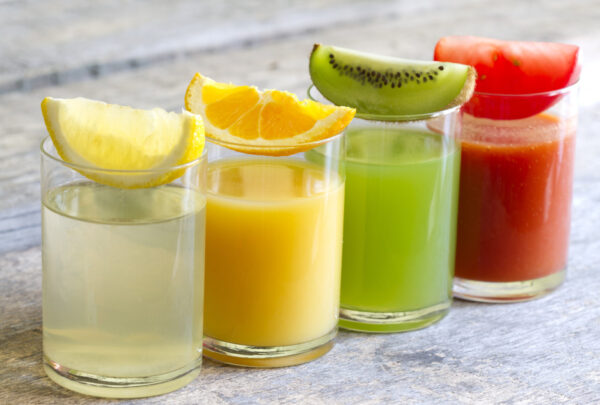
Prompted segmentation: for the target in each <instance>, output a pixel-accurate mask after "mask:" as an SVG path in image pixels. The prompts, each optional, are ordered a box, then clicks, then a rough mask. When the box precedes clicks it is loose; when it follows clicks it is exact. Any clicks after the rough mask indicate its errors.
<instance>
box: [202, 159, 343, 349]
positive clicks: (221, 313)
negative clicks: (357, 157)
mask: <svg viewBox="0 0 600 405" xmlns="http://www.w3.org/2000/svg"><path fill="white" fill-rule="evenodd" d="M332 178H333V180H332ZM208 190H209V194H208V203H207V229H206V237H207V239H206V273H205V274H206V280H205V283H206V284H205V285H206V289H205V317H204V328H205V330H204V333H205V335H206V336H208V337H210V338H213V339H218V340H221V341H224V342H230V343H235V344H242V345H250V346H287V345H294V344H299V343H303V342H308V341H311V340H313V339H317V338H319V337H322V336H324V335H326V334H327V333H329V332H331V331H332V330H333V329H334V328H336V325H337V320H338V309H339V288H340V271H341V252H342V249H341V247H342V223H343V219H342V217H343V209H344V184H343V180H342V179H340V177H339V176H338V175H337V174H334V175H333V176H332V174H331V173H326V172H325V171H324V169H323V168H321V167H319V166H317V165H313V164H310V163H306V162H303V161H298V160H293V159H275V160H267V159H261V158H245V159H226V160H223V161H219V162H216V163H213V164H212V165H210V167H209V174H208Z"/></svg>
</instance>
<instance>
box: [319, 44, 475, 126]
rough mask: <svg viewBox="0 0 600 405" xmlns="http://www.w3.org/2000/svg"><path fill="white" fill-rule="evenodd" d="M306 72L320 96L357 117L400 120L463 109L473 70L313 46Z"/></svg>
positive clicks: (470, 90)
mask: <svg viewBox="0 0 600 405" xmlns="http://www.w3.org/2000/svg"><path fill="white" fill-rule="evenodd" d="M309 71H310V76H311V79H312V82H313V84H314V85H315V87H316V88H317V89H318V90H319V91H320V92H321V94H322V95H323V96H324V97H325V98H327V99H328V100H329V101H331V102H332V103H334V104H337V105H345V106H348V107H353V108H356V110H357V113H359V114H360V113H362V114H372V115H382V116H384V115H385V116H401V115H419V114H429V113H433V112H436V111H440V110H443V109H446V108H450V107H453V106H456V105H461V104H464V103H465V102H467V101H468V100H469V99H470V98H471V96H472V95H473V91H474V89H475V79H476V78H477V73H476V72H475V69H474V68H473V67H471V66H467V65H462V64H458V63H449V62H434V61H416V60H410V59H400V58H392V57H386V56H381V55H375V54H369V53H365V52H358V51H354V50H350V49H345V48H340V47H334V46H327V45H321V44H315V45H314V47H313V50H312V53H311V55H310V61H309Z"/></svg>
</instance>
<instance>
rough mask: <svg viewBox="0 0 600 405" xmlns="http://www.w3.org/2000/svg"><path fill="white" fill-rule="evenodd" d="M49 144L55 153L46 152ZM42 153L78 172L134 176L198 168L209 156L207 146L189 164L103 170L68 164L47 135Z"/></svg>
mask: <svg viewBox="0 0 600 405" xmlns="http://www.w3.org/2000/svg"><path fill="white" fill-rule="evenodd" d="M47 144H49V145H52V148H54V152H52V151H48V150H46V147H45V145H47ZM40 152H41V154H42V156H43V157H46V158H48V159H51V160H53V161H55V162H57V163H60V164H61V165H63V166H66V167H68V168H71V169H73V170H78V171H79V170H81V171H85V172H92V173H93V172H102V173H112V174H134V175H140V174H160V173H164V172H170V171H174V170H180V169H187V168H189V167H192V166H196V165H198V164H199V163H201V162H202V161H204V160H206V158H207V154H208V153H207V150H206V146H205V147H204V148H202V154H201V155H200V157H198V158H196V159H194V160H191V161H189V162H187V163H182V164H179V165H174V166H166V167H161V168H155V169H133V170H130V169H103V168H101V167H97V166H91V165H90V166H88V165H82V164H79V163H71V162H67V161H66V160H64V159H63V158H62V157H61V156H60V155H59V154H58V150H57V149H56V146H55V145H54V142H53V141H52V138H51V137H50V135H46V136H45V137H44V138H43V139H42V141H41V142H40Z"/></svg>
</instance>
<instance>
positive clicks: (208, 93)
mask: <svg viewBox="0 0 600 405" xmlns="http://www.w3.org/2000/svg"><path fill="white" fill-rule="evenodd" d="M185 108H186V109H187V110H188V111H191V112H193V113H196V114H200V115H201V116H202V117H203V118H204V125H205V127H206V134H207V136H209V137H211V138H213V139H215V140H216V141H219V142H221V143H222V144H223V145H224V146H226V147H228V148H230V149H234V150H237V151H240V152H246V153H250V154H257V155H271V156H286V155H291V154H294V153H298V152H302V151H306V150H308V149H311V148H313V147H314V146H316V145H317V144H318V143H319V141H323V140H325V139H327V138H330V137H332V136H334V135H337V134H338V133H340V132H341V131H343V130H344V128H345V127H346V126H347V125H348V124H349V123H350V121H352V118H353V117H354V113H355V111H354V109H352V108H348V107H336V106H331V105H323V104H321V103H318V102H315V101H311V100H304V101H299V100H298V98H297V97H296V96H295V95H293V94H291V93H288V92H284V91H279V90H265V91H262V92H261V91H259V90H258V89H257V88H256V87H253V86H236V85H233V84H227V83H218V82H215V81H214V80H212V79H210V78H208V77H204V76H202V75H201V74H200V73H196V75H195V76H194V78H193V79H192V81H191V82H190V84H189V86H188V88H187V91H186V93H185Z"/></svg>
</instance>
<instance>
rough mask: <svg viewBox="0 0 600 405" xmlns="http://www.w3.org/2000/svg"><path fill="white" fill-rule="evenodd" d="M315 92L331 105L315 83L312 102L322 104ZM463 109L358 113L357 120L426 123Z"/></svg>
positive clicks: (309, 90) (308, 92)
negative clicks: (411, 112)
mask: <svg viewBox="0 0 600 405" xmlns="http://www.w3.org/2000/svg"><path fill="white" fill-rule="evenodd" d="M313 91H316V92H318V94H319V95H320V96H321V97H323V99H324V100H326V101H327V102H328V103H331V101H329V100H328V99H327V98H326V97H325V96H323V95H322V94H321V93H320V92H319V89H317V87H316V86H315V85H314V84H313V83H311V84H310V86H308V89H307V90H306V94H307V95H308V98H309V99H311V100H312V101H316V102H318V103H322V101H321V100H319V99H318V98H316V97H315V96H314V95H313V94H312V92H313ZM332 104H333V103H332ZM461 107H462V105H461V104H459V105H455V106H452V107H447V108H444V109H442V110H439V111H433V112H430V113H423V114H370V113H360V112H358V111H357V112H356V115H355V118H359V119H363V120H369V121H402V122H410V121H424V120H429V119H432V118H439V117H443V116H446V115H449V114H452V113H453V112H458V111H459V110H460V108H461Z"/></svg>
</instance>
